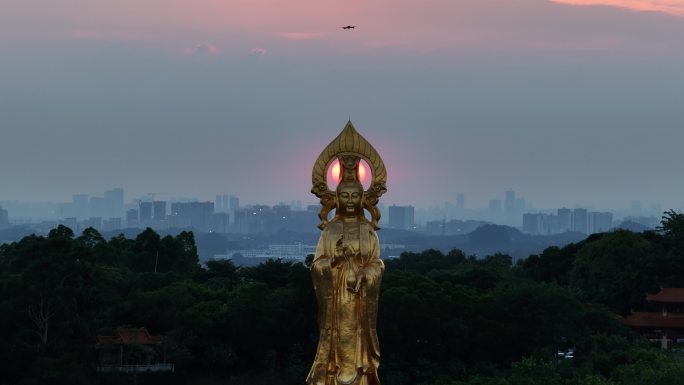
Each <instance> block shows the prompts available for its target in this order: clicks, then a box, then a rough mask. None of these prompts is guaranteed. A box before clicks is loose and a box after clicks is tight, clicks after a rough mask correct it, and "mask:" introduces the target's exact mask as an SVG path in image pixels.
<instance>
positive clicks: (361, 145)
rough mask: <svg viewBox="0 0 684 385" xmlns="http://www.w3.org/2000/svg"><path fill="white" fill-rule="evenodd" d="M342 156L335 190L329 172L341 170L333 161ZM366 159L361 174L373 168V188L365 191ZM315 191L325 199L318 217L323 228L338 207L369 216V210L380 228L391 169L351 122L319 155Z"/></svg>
mask: <svg viewBox="0 0 684 385" xmlns="http://www.w3.org/2000/svg"><path fill="white" fill-rule="evenodd" d="M335 158H337V159H338V160H339V175H335V176H336V177H337V180H336V181H335V182H339V184H338V186H337V188H336V190H335V191H332V190H331V189H330V187H328V186H329V184H328V179H329V177H328V173H329V172H331V171H332V172H333V173H334V174H336V173H337V171H336V169H335V168H334V167H333V169H331V165H332V162H333V160H334V159H335ZM361 159H363V160H364V161H365V164H364V167H363V171H365V172H364V173H363V174H362V175H361V176H364V177H365V176H366V175H367V173H368V172H369V171H370V175H371V177H372V179H371V181H370V182H371V183H370V188H368V190H366V191H364V190H363V187H362V185H361V183H360V182H361V180H360V178H359V176H360V175H359V174H360V170H361V168H360V167H359V162H360V161H361ZM311 182H312V187H311V192H312V193H313V194H314V195H316V196H317V197H318V198H320V200H321V206H322V207H321V210H320V212H319V213H318V218H319V219H320V220H321V222H320V223H319V225H318V228H319V229H321V230H323V229H325V227H326V225H327V224H328V222H329V220H328V214H329V213H330V212H331V211H332V210H333V209H336V213H337V215H338V216H342V215H345V216H348V215H357V216H358V217H363V218H365V215H364V213H366V211H367V212H368V214H369V215H370V222H369V224H370V225H371V226H372V227H373V229H375V230H377V229H379V227H378V221H379V220H380V210H379V209H378V207H377V205H378V201H379V199H380V196H382V195H383V194H384V193H385V192H387V187H386V183H387V170H386V169H385V164H384V163H383V161H382V158H381V157H380V155H379V154H378V153H377V151H375V149H374V148H373V146H372V145H371V144H370V143H368V141H367V140H366V139H365V138H364V137H363V136H361V135H360V134H359V133H358V132H357V131H356V129H355V128H354V125H353V124H352V123H351V121H350V122H347V125H346V126H345V127H344V129H343V130H342V132H341V133H340V134H339V135H338V136H337V137H336V138H335V139H334V140H333V141H332V142H330V144H328V145H327V146H326V147H325V149H324V150H323V151H322V152H321V155H319V156H318V159H316V163H315V165H314V168H313V171H312V173H311Z"/></svg>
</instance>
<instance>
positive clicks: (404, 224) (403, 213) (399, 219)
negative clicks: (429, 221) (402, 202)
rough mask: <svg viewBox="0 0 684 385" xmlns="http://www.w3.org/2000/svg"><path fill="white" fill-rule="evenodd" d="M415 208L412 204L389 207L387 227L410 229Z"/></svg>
mask: <svg viewBox="0 0 684 385" xmlns="http://www.w3.org/2000/svg"><path fill="white" fill-rule="evenodd" d="M414 216H415V209H414V207H413V206H397V205H392V206H390V207H389V227H391V228H394V229H402V230H411V229H413V228H414Z"/></svg>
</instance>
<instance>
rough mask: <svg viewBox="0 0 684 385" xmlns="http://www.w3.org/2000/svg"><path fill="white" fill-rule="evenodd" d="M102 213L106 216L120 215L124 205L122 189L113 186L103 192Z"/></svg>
mask: <svg viewBox="0 0 684 385" xmlns="http://www.w3.org/2000/svg"><path fill="white" fill-rule="evenodd" d="M102 205H103V207H102V211H103V212H102V213H101V215H103V216H106V217H110V218H111V217H121V215H122V214H123V207H124V190H123V189H122V188H114V189H111V190H107V191H105V192H104V198H103V199H102Z"/></svg>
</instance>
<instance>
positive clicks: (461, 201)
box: [456, 193, 465, 210]
mask: <svg viewBox="0 0 684 385" xmlns="http://www.w3.org/2000/svg"><path fill="white" fill-rule="evenodd" d="M463 209H465V195H463V194H460V193H459V194H456V210H463Z"/></svg>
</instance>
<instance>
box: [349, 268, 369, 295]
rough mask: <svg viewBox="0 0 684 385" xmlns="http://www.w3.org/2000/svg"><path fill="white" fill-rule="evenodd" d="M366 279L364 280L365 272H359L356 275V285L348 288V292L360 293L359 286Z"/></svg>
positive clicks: (362, 270) (365, 279)
mask: <svg viewBox="0 0 684 385" xmlns="http://www.w3.org/2000/svg"><path fill="white" fill-rule="evenodd" d="M367 280H368V279H367V278H366V271H365V270H364V269H361V270H359V272H358V273H357V274H356V285H354V287H353V288H351V287H348V289H349V291H351V292H354V293H358V292H359V291H361V285H362V284H363V283H364V282H366V281H367Z"/></svg>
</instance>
